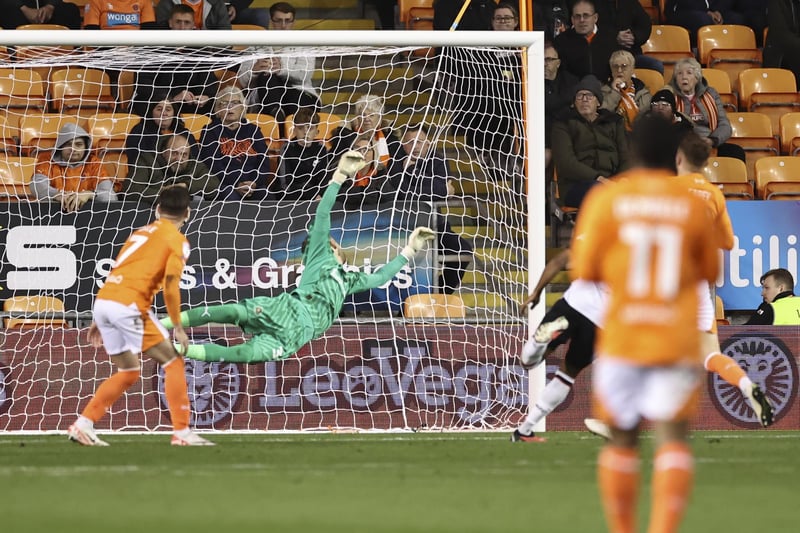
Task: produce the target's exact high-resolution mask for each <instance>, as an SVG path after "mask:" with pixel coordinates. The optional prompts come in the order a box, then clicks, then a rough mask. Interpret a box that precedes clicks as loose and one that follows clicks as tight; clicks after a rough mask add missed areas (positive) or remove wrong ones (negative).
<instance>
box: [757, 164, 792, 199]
mask: <svg viewBox="0 0 800 533" xmlns="http://www.w3.org/2000/svg"><path fill="white" fill-rule="evenodd" d="M756 192H758V194H759V196H760V197H761V198H762V199H764V200H797V199H800V157H791V156H789V157H785V156H780V157H762V158H761V159H759V160H758V161H756Z"/></svg>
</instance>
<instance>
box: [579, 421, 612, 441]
mask: <svg viewBox="0 0 800 533" xmlns="http://www.w3.org/2000/svg"><path fill="white" fill-rule="evenodd" d="M583 425H584V426H586V429H588V430H589V432H590V433H593V434H595V435H597V436H598V437H602V438H604V439H606V440H611V428H610V427H608V424H606V423H604V422H601V421H600V420H598V419H596V418H584V419H583Z"/></svg>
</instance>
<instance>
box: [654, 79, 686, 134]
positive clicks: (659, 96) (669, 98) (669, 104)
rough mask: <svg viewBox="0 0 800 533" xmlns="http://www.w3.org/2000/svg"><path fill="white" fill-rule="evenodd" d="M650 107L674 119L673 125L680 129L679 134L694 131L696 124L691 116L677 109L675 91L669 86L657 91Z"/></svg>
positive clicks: (655, 111)
mask: <svg viewBox="0 0 800 533" xmlns="http://www.w3.org/2000/svg"><path fill="white" fill-rule="evenodd" d="M650 109H652V110H653V112H654V113H658V114H659V115H663V116H664V117H666V118H668V119H669V120H671V121H672V124H673V126H675V128H676V129H677V130H678V134H682V133H684V132H687V131H692V129H693V128H694V124H692V121H691V119H690V118H689V117H687V116H686V115H684V114H683V113H681V112H679V111H678V110H677V107H676V104H675V93H674V92H672V89H671V88H670V87H669V86H666V87H664V88H663V89H661V90H659V91H657V92H656V94H654V95H653V98H652V99H651V100H650Z"/></svg>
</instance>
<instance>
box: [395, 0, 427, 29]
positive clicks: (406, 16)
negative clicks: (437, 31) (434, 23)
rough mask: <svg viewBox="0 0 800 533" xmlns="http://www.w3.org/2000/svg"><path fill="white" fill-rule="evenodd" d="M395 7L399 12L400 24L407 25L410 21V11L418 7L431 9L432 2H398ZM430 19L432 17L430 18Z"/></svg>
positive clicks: (412, 0) (413, 0)
mask: <svg viewBox="0 0 800 533" xmlns="http://www.w3.org/2000/svg"><path fill="white" fill-rule="evenodd" d="M397 5H398V10H399V12H400V22H402V23H404V24H407V23H408V21H409V20H411V9H413V8H419V7H424V8H429V9H433V0H398V1H397ZM432 19H433V17H431V20H432ZM409 29H411V28H409Z"/></svg>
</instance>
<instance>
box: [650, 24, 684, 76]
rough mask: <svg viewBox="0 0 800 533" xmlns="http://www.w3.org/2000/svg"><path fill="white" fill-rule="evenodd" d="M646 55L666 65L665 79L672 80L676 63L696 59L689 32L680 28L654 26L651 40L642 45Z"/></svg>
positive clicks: (651, 31)
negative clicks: (684, 59)
mask: <svg viewBox="0 0 800 533" xmlns="http://www.w3.org/2000/svg"><path fill="white" fill-rule="evenodd" d="M642 53H644V55H647V56H650V57H654V58H656V59H658V60H660V61H661V62H662V63H664V79H665V80H667V81H669V80H670V79H672V71H673V69H674V68H675V63H677V62H678V60H679V59H683V58H684V57H694V54H693V53H692V47H691V45H690V44H689V32H688V31H687V30H686V28H682V27H680V26H669V25H654V26H653V27H652V29H651V30H650V38H649V39H648V40H647V41H646V42H645V43H644V44H643V45H642Z"/></svg>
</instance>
